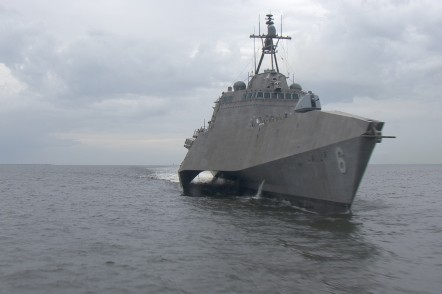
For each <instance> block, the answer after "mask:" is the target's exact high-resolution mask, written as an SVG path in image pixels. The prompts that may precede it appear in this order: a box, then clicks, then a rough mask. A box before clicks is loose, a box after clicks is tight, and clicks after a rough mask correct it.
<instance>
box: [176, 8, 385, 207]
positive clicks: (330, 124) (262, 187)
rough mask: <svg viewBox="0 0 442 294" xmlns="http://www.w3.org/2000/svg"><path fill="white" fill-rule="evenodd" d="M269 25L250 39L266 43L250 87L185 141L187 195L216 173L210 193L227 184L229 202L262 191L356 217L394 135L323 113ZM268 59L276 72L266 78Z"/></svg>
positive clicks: (223, 100) (219, 106)
mask: <svg viewBox="0 0 442 294" xmlns="http://www.w3.org/2000/svg"><path fill="white" fill-rule="evenodd" d="M266 25H267V34H260V33H259V34H257V35H255V34H252V35H251V36H250V38H255V39H260V41H261V43H262V54H261V57H260V59H259V62H258V64H257V65H255V70H254V75H253V76H252V77H251V79H250V80H249V81H248V85H246V84H245V82H242V81H238V82H235V83H234V84H233V88H232V87H228V89H227V91H226V92H223V93H222V95H221V96H220V97H219V99H217V100H216V101H215V106H214V107H213V108H214V110H213V114H212V117H211V119H210V121H208V125H207V126H205V125H204V126H203V127H201V128H199V129H197V130H195V132H194V133H193V136H192V137H190V138H188V139H186V140H185V143H184V147H185V148H187V149H188V151H187V154H186V156H185V158H184V160H183V162H182V163H181V166H180V168H179V170H178V175H179V179H180V184H181V187H182V189H183V194H184V195H198V194H199V193H200V192H201V191H200V190H199V189H201V188H198V189H197V188H196V186H197V185H194V182H193V180H194V179H195V178H196V176H197V175H199V174H200V173H201V172H203V171H210V172H211V173H212V174H213V175H214V177H213V180H212V181H210V182H209V183H206V187H215V188H216V189H218V188H219V189H220V190H222V189H221V187H222V186H223V185H224V184H225V185H227V183H229V186H230V188H232V187H233V190H232V189H229V190H228V191H229V192H228V193H230V194H231V195H242V194H246V193H251V192H253V191H255V192H256V191H258V190H259V191H260V193H262V196H263V197H267V196H268V197H277V198H279V199H284V200H288V201H290V202H291V203H292V204H294V205H295V206H298V207H301V208H304V209H306V210H309V211H314V212H317V213H320V214H347V213H350V212H351V205H352V202H353V199H354V197H355V195H356V192H357V190H358V186H359V183H360V182H361V179H362V176H363V174H364V171H365V169H366V167H367V164H368V161H369V159H370V156H371V154H372V151H373V149H374V147H375V145H376V143H379V142H381V140H382V138H385V137H391V136H382V133H381V130H382V127H383V125H384V122H381V121H377V120H373V119H367V118H363V117H359V116H356V115H352V114H348V113H343V112H338V111H322V110H321V102H320V100H319V97H318V95H316V94H314V93H313V92H311V91H304V90H303V89H302V87H301V86H300V85H299V84H298V83H294V82H293V83H291V84H290V85H289V83H288V82H287V80H288V77H286V76H285V75H283V74H282V73H280V72H279V67H278V61H277V56H276V53H277V47H278V43H279V41H280V40H282V39H286V40H290V39H291V37H288V36H282V32H281V34H280V35H279V34H277V32H276V28H275V25H274V19H273V15H271V14H268V15H266ZM281 31H282V29H281ZM265 56H268V57H269V58H270V64H271V68H270V69H266V70H264V71H263V72H260V68H261V66H262V62H263V59H264V57H265ZM255 60H256V59H255ZM255 64H256V63H255ZM220 183H221V184H220ZM248 195H250V194H248Z"/></svg>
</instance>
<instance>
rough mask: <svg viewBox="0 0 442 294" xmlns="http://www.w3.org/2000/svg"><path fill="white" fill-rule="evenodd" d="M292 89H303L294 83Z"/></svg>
mask: <svg viewBox="0 0 442 294" xmlns="http://www.w3.org/2000/svg"><path fill="white" fill-rule="evenodd" d="M290 89H293V90H302V87H301V85H300V84H297V83H293V84H291V85H290Z"/></svg>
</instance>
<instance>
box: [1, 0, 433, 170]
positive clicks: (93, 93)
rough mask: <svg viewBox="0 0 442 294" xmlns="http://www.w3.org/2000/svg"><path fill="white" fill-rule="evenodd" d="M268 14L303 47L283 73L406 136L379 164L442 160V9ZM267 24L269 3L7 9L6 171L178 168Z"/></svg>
mask: <svg viewBox="0 0 442 294" xmlns="http://www.w3.org/2000/svg"><path fill="white" fill-rule="evenodd" d="M272 6H274V8H273V9H272V12H273V14H275V20H276V22H277V24H278V25H279V15H280V14H282V15H283V16H284V18H283V19H284V22H283V25H284V31H285V34H288V35H291V36H292V37H293V40H292V41H291V42H289V43H286V42H284V43H281V44H280V45H281V46H280V52H279V53H280V57H282V58H283V59H280V69H281V70H282V71H283V72H284V73H287V72H289V73H290V75H291V74H294V75H295V79H296V80H297V81H298V82H300V83H301V84H302V86H303V88H304V89H306V90H313V91H314V92H315V93H317V94H319V95H320V97H321V99H322V104H323V105H324V109H337V110H343V111H346V112H350V113H355V114H360V115H364V116H368V117H372V118H374V119H380V120H384V121H386V126H385V129H384V130H385V132H388V134H393V135H398V139H397V140H396V142H401V146H402V149H401V150H397V149H395V148H396V147H397V145H395V144H396V143H394V142H395V141H386V140H385V141H386V142H384V143H382V144H381V145H380V146H378V148H377V149H376V151H375V155H374V156H375V157H374V160H375V161H376V162H411V161H413V162H434V160H433V161H431V160H430V159H431V158H433V159H434V158H436V157H437V153H435V152H436V151H435V150H436V149H437V148H441V147H442V145H441V142H440V139H438V138H437V136H434V131H432V130H434V129H437V127H438V126H440V125H441V121H440V119H438V113H437V111H436V110H437V109H440V106H441V105H440V101H441V99H440V94H439V93H441V92H442V84H441V83H440V80H441V79H442V55H441V54H440V52H441V50H442V42H441V41H440V40H442V23H441V22H442V20H441V18H440V15H441V13H442V11H441V10H442V7H441V5H440V4H439V2H438V1H430V0H423V1H389V2H384V1H349V0H348V1H303V0H302V1H301V0H300V1H282V0H281V1H275V2H274V3H272ZM268 12H269V11H268V4H267V2H264V1H261V0H260V1H233V0H232V1H226V2H225V1H223V2H213V3H209V2H207V1H198V0H191V1H190V2H189V1H187V2H177V3H174V9H170V3H166V2H152V1H118V0H113V1H104V0H101V1H93V2H90V1H89V2H88V1H74V2H72V1H47V0H44V1H39V3H38V4H37V3H32V2H29V1H21V0H14V1H12V0H5V1H3V4H2V5H0V42H1V44H2V46H1V47H0V123H1V125H0V136H1V137H2V144H1V146H0V162H11V163H13V162H20V163H29V162H30V163H32V162H48V163H82V164H88V163H91V164H93V163H110V164H111V163H115V162H118V163H124V162H125V161H124V160H125V159H126V160H127V163H131V164H132V163H137V162H140V163H141V162H142V163H152V162H154V161H155V163H161V162H164V163H172V162H174V163H178V162H179V161H180V160H181V159H182V158H183V156H184V154H185V152H186V150H185V149H184V148H183V147H182V142H181V141H183V142H184V139H185V138H186V137H188V136H189V135H191V134H192V132H193V130H194V129H195V128H198V127H199V126H201V125H202V124H203V123H204V120H206V121H207V120H208V119H209V118H210V116H211V110H212V108H211V107H212V106H213V102H214V100H215V99H216V98H217V97H219V95H220V94H221V92H222V91H225V89H226V88H227V86H229V85H232V84H233V83H234V82H235V81H237V80H247V73H248V72H250V71H251V70H252V68H253V43H252V41H250V40H249V39H248V35H249V34H251V33H253V31H254V30H255V31H256V32H257V31H258V27H257V22H258V15H259V14H261V16H263V15H264V14H266V13H268ZM261 22H262V24H261V30H264V25H263V20H262V19H261ZM278 30H279V27H278ZM258 50H259V49H258ZM423 130H424V131H423ZM416 133H419V134H420V135H421V136H422V137H421V138H420V139H419V140H417V141H416V140H415V139H414V136H415V135H414V134H416ZM423 141H425V142H427V143H428V144H426V146H433V147H431V148H430V147H428V148H427V149H425V152H419V150H424V148H423V147H422V146H419V144H418V143H410V142H423ZM402 142H407V143H409V144H402ZM405 145H408V146H409V147H406V146H405ZM421 145H422V144H421ZM404 146H405V147H404ZM433 149H434V150H433ZM100 150H102V152H101V153H100ZM128 154H130V156H129V155H128ZM376 154H379V156H378V155H376ZM383 154H385V155H383ZM422 154H428V155H425V156H424V155H422ZM117 158H118V159H117Z"/></svg>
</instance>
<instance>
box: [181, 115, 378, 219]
mask: <svg viewBox="0 0 442 294" xmlns="http://www.w3.org/2000/svg"><path fill="white" fill-rule="evenodd" d="M303 118H304V119H305V120H304V121H303V119H300V118H299V117H298V118H293V119H292V120H293V121H290V118H289V119H288V120H287V121H284V122H278V123H275V124H273V125H269V126H264V127H262V128H261V130H248V131H247V130H246V131H243V134H242V136H241V138H245V139H243V140H244V141H243V143H241V139H239V137H238V139H237V144H236V146H237V147H238V150H243V151H242V152H243V153H242V154H241V152H240V151H238V152H236V153H235V155H236V156H237V157H239V158H249V162H245V163H244V162H243V163H242V164H243V166H241V162H238V160H234V161H233V162H231V166H232V167H238V166H240V168H228V164H229V156H226V155H221V154H220V155H218V156H217V155H216V148H212V153H211V156H205V157H204V161H201V160H197V158H195V157H194V155H193V154H192V153H191V152H190V154H188V157H186V159H185V160H184V161H183V164H182V166H181V168H180V171H179V176H180V182H181V185H182V187H183V191H184V194H185V195H191V194H193V192H194V190H193V189H192V185H191V181H192V179H193V178H194V177H195V176H196V175H198V174H199V172H201V171H203V170H209V171H213V172H214V173H216V175H217V178H220V179H227V180H228V181H227V182H228V183H230V184H232V183H233V184H232V186H233V188H235V189H234V190H233V191H235V193H238V194H244V193H245V191H257V190H258V188H259V187H260V185H261V184H262V187H261V188H262V195H263V196H271V197H276V198H280V199H285V200H289V201H290V202H291V203H293V204H294V205H296V206H299V207H302V208H305V209H307V210H311V211H315V212H318V213H321V214H335V213H348V212H350V208H351V205H352V203H353V200H354V197H355V194H356V192H357V189H358V186H359V184H360V182H361V179H362V176H363V174H364V171H365V169H366V166H367V164H368V161H369V158H370V155H371V154H372V151H373V148H374V146H375V144H376V142H377V141H376V140H375V139H373V138H369V137H365V136H364V134H366V133H367V131H368V130H370V129H373V127H374V128H375V129H377V130H379V131H380V129H381V128H382V123H381V122H373V121H370V120H364V119H360V118H355V117H348V116H343V115H336V114H325V113H321V112H318V113H317V114H313V113H312V114H310V115H304V116H303ZM294 121H296V124H294ZM355 121H357V123H354V122H355ZM312 122H314V123H315V124H316V126H317V127H316V132H314V133H313V132H311V133H305V128H303V127H302V126H303V125H304V124H305V125H306V126H307V125H309V123H312ZM352 122H353V124H349V123H352ZM330 123H335V124H336V123H338V124H337V125H339V123H341V124H343V125H352V126H353V127H351V128H350V127H347V131H346V132H345V133H343V135H342V136H341V138H339V137H336V136H335V137H333V138H332V139H327V137H330V136H328V135H327V126H328V125H329V124H330ZM284 124H289V125H292V128H294V130H293V131H292V132H291V133H290V132H288V131H287V132H285V133H286V134H291V136H289V137H299V138H303V139H302V140H303V141H302V144H301V145H302V146H309V148H304V149H302V148H300V147H299V146H300V144H299V143H300V141H299V140H298V141H297V140H292V139H291V138H288V137H282V136H280V137H279V138H278V137H277V136H275V135H274V134H275V132H276V130H281V129H284ZM294 125H297V129H296V128H295V127H293V126H294ZM320 126H324V127H323V128H324V129H323V130H322V132H324V133H321V127H320ZM266 128H267V129H266ZM247 132H252V135H250V134H247ZM253 132H255V133H256V134H255V133H253ZM266 134H268V135H267V136H268V137H269V138H259V136H261V137H262V136H264V137H265V136H266ZM251 138H254V139H256V140H263V142H271V143H268V144H267V145H268V150H272V151H268V150H265V149H263V148H262V146H261V145H262V144H259V142H255V143H256V144H250V140H252V139H251ZM226 140H227V139H226ZM210 142H211V139H210V136H209V137H206V138H203V139H202V140H201V141H200V146H196V148H195V150H196V151H197V154H201V150H200V148H203V147H205V145H207V146H209V145H210ZM201 144H204V145H201ZM246 146H248V149H247V148H245V147H246ZM251 146H253V147H251ZM281 146H283V147H281ZM192 148H193V147H192ZM278 148H279V149H278ZM209 149H210V148H209ZM275 150H276V151H275ZM238 153H239V155H238ZM272 153H273V158H272V156H268V154H272ZM281 154H283V156H281ZM220 157H221V158H223V160H222V161H221V162H218V159H219V158H220ZM208 158H209V159H210V158H214V160H213V161H210V160H208V161H207V159H208ZM250 163H253V164H250ZM227 191H229V192H232V189H228V190H227Z"/></svg>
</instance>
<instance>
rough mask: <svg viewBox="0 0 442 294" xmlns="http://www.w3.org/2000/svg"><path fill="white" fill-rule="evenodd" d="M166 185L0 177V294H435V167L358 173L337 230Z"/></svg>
mask: <svg viewBox="0 0 442 294" xmlns="http://www.w3.org/2000/svg"><path fill="white" fill-rule="evenodd" d="M176 171H177V167H158V166H154V167H151V166H54V165H0V293H441V291H442V290H441V289H442V245H441V243H442V198H441V195H442V166H441V165H370V166H369V167H368V169H367V171H366V174H365V177H364V180H363V182H362V184H361V186H360V189H359V192H358V194H357V198H356V200H355V202H354V204H353V208H352V211H353V215H352V216H351V217H339V218H338V217H324V216H319V215H315V214H311V213H306V212H303V211H300V210H298V209H297V208H296V207H292V206H290V205H289V204H288V203H285V202H278V201H275V200H270V199H265V198H264V199H263V198H259V197H235V196H231V197H225V198H221V197H218V198H211V197H186V196H181V190H180V187H179V183H178V178H177V174H176Z"/></svg>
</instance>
